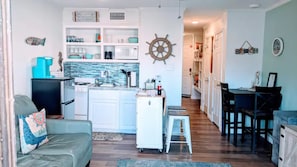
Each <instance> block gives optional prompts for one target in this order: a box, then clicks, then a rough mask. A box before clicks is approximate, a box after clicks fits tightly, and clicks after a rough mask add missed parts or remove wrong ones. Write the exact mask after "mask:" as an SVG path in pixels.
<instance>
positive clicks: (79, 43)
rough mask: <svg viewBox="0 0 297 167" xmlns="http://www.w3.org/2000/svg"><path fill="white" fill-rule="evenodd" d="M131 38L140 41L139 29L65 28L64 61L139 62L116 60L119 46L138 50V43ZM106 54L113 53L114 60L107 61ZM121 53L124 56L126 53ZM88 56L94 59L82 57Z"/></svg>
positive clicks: (113, 27) (130, 27)
mask: <svg viewBox="0 0 297 167" xmlns="http://www.w3.org/2000/svg"><path fill="white" fill-rule="evenodd" d="M98 37H99V38H100V39H99V38H98ZM131 37H136V38H137V39H138V27H132V26H125V27H119V26H112V27H107V26H88V25H79V26H78V25H77V26H74V25H72V26H64V54H63V55H64V60H65V61H79V62H81V61H91V62H93V61H95V62H96V61H99V62H105V61H108V62H126V61H127V62H135V61H136V62H137V60H115V49H116V47H118V46H121V47H128V48H129V47H131V48H135V49H136V50H138V48H139V44H138V41H136V42H134V41H130V40H129V38H131ZM105 52H111V54H112V60H109V59H106V57H105ZM121 53H122V54H124V52H121ZM86 54H91V55H93V57H92V58H91V59H88V58H87V56H82V55H86ZM136 54H138V52H137V53H136ZM124 57H125V56H124ZM126 57H128V56H126ZM137 57H138V56H137Z"/></svg>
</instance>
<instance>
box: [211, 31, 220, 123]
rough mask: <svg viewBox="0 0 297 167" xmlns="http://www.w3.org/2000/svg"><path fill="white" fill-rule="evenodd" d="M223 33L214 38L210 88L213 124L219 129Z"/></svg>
mask: <svg viewBox="0 0 297 167" xmlns="http://www.w3.org/2000/svg"><path fill="white" fill-rule="evenodd" d="M222 55H223V32H220V33H217V34H216V35H215V37H214V46H213V73H212V75H211V87H212V115H213V122H214V123H215V124H216V125H217V126H218V127H219V129H221V87H220V82H221V81H222V60H223V59H222Z"/></svg>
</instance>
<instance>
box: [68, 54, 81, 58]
mask: <svg viewBox="0 0 297 167" xmlns="http://www.w3.org/2000/svg"><path fill="white" fill-rule="evenodd" d="M68 59H81V57H80V56H79V55H69V56H68Z"/></svg>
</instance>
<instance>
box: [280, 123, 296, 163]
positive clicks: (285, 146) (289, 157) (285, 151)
mask: <svg viewBox="0 0 297 167" xmlns="http://www.w3.org/2000/svg"><path fill="white" fill-rule="evenodd" d="M296 144H297V126H296V125H286V126H282V127H281V134H280V147H279V161H278V166H279V167H292V166H296V164H297V159H296V157H297V147H296Z"/></svg>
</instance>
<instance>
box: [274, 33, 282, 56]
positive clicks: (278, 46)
mask: <svg viewBox="0 0 297 167" xmlns="http://www.w3.org/2000/svg"><path fill="white" fill-rule="evenodd" d="M283 50H284V41H283V39H282V38H280V37H278V38H274V39H273V41H272V54H273V55H274V56H280V55H281V54H282V53H283Z"/></svg>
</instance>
